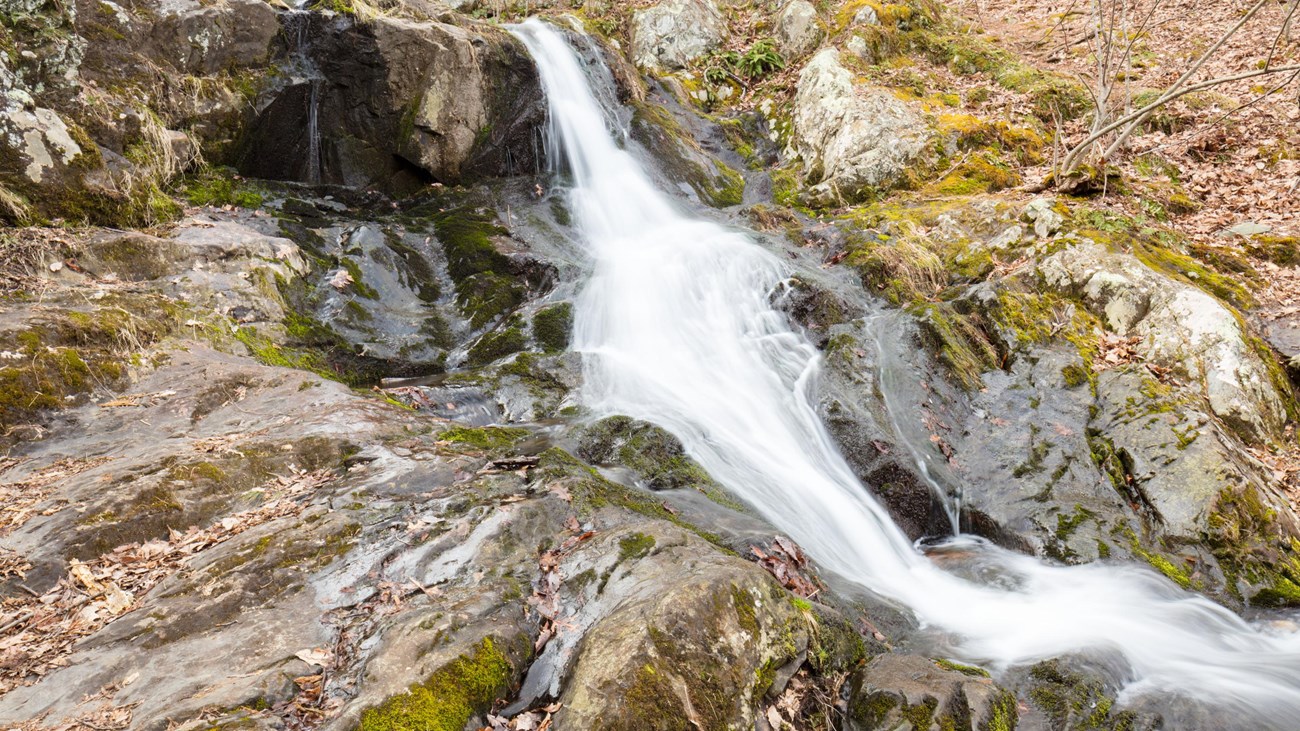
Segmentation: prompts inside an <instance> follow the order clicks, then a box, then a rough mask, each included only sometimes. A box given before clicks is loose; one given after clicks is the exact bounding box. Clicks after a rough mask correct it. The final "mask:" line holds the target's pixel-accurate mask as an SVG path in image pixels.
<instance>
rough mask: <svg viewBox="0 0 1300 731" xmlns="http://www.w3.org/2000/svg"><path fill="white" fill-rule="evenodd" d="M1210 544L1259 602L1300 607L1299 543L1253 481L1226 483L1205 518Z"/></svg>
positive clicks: (1232, 578) (1231, 581)
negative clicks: (1252, 484)
mask: <svg viewBox="0 0 1300 731" xmlns="http://www.w3.org/2000/svg"><path fill="white" fill-rule="evenodd" d="M1206 523H1207V530H1206V535H1205V539H1206V543H1207V544H1208V545H1209V546H1210V550H1211V551H1212V552H1213V553H1214V556H1215V558H1217V559H1218V560H1219V565H1220V567H1221V568H1222V569H1223V570H1224V573H1225V574H1227V577H1228V580H1229V586H1230V588H1232V589H1233V590H1234V591H1236V590H1237V587H1236V585H1235V583H1234V582H1236V581H1237V580H1241V581H1243V582H1245V583H1246V584H1247V585H1248V587H1247V588H1248V589H1250V590H1251V591H1253V593H1252V594H1251V595H1250V596H1248V597H1246V598H1247V599H1248V600H1249V601H1250V603H1252V604H1256V605H1259V606H1300V592H1298V591H1297V588H1300V541H1298V540H1296V539H1295V538H1284V537H1283V536H1285V535H1286V532H1285V531H1284V529H1282V528H1281V527H1280V526H1279V525H1278V524H1277V513H1276V511H1275V510H1273V509H1272V508H1271V507H1269V506H1268V505H1266V504H1265V502H1264V501H1263V499H1261V497H1260V495H1259V493H1258V492H1257V491H1256V489H1255V488H1254V487H1252V486H1250V485H1240V486H1235V487H1225V488H1224V489H1223V490H1222V491H1221V492H1220V493H1219V495H1218V498H1217V500H1216V501H1215V504H1214V508H1213V510H1212V512H1211V513H1210V516H1209V518H1208V519H1207V521H1206Z"/></svg>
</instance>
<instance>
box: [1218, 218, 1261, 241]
mask: <svg viewBox="0 0 1300 731" xmlns="http://www.w3.org/2000/svg"><path fill="white" fill-rule="evenodd" d="M1272 230H1273V227H1272V226H1270V225H1268V224H1266V223H1255V222H1254V221H1242V222H1241V223H1239V224H1237V225H1235V226H1229V227H1228V228H1226V229H1224V230H1223V233H1225V234H1228V235H1235V236H1244V237H1247V238H1249V237H1251V236H1258V235H1260V234H1266V233H1268V232H1269V231H1272Z"/></svg>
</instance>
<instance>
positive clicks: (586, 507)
mask: <svg viewBox="0 0 1300 731" xmlns="http://www.w3.org/2000/svg"><path fill="white" fill-rule="evenodd" d="M540 457H541V460H540V463H539V465H538V469H537V471H535V472H534V474H535V476H536V479H537V480H539V481H547V482H552V481H561V480H564V481H565V485H566V486H567V487H568V489H569V492H570V493H571V494H572V496H573V506H574V509H575V510H577V511H578V513H579V515H580V516H588V515H591V514H592V513H593V512H594V511H596V510H598V509H600V508H602V507H605V506H607V505H615V506H618V507H621V508H624V509H626V510H630V511H632V512H634V513H639V514H641V515H644V516H647V517H650V518H657V519H659V520H666V521H668V522H669V523H672V524H673V525H676V526H678V527H680V528H684V529H686V530H689V531H691V532H692V533H695V534H696V535H698V536H699V537H701V538H703V539H704V540H706V541H708V542H710V543H712V544H713V545H714V546H716V547H717V548H718V549H719V550H721V551H722V552H723V553H726V554H727V555H730V556H734V555H736V552H735V551H733V550H731V549H730V548H728V547H727V545H726V543H725V542H723V540H722V539H721V538H720V537H719V536H717V535H714V534H713V533H709V532H707V531H704V530H701V529H700V528H699V527H698V526H696V525H694V524H693V523H690V522H689V521H686V520H684V519H682V518H681V517H680V516H678V515H677V514H676V513H675V512H673V511H671V510H669V509H668V508H667V507H665V506H664V502H663V500H658V499H654V498H653V497H652V496H648V495H646V494H644V493H642V492H640V491H638V490H633V489H630V488H627V487H624V486H623V485H620V484H618V483H616V482H612V481H610V480H607V479H605V478H604V477H602V476H601V475H600V474H599V473H598V472H596V470H594V469H592V468H591V467H588V466H587V465H585V464H583V463H582V462H581V461H580V460H578V459H576V458H574V457H573V455H571V454H569V453H568V452H565V451H564V450H562V449H559V448H557V447H552V448H551V449H548V450H546V451H545V452H542V454H541V455H540Z"/></svg>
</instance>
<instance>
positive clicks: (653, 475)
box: [577, 416, 741, 509]
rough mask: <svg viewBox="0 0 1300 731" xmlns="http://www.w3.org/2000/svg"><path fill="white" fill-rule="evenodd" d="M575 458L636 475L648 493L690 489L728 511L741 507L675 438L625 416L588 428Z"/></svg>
mask: <svg viewBox="0 0 1300 731" xmlns="http://www.w3.org/2000/svg"><path fill="white" fill-rule="evenodd" d="M577 452H578V455H579V456H581V457H582V458H583V459H586V460H588V461H591V462H592V463H595V464H602V465H614V464H619V465H622V466H624V467H627V468H628V469H630V470H632V471H634V472H636V473H637V474H638V475H639V476H640V477H641V479H642V480H643V482H644V484H645V486H646V487H648V488H650V489H651V490H672V489H677V488H683V487H690V488H694V489H696V490H699V491H700V492H703V493H704V494H705V495H707V496H709V498H711V499H712V500H714V502H717V503H719V504H721V505H724V506H726V507H730V508H732V509H740V508H741V506H740V505H739V504H737V503H736V502H735V501H734V500H732V499H731V498H730V497H728V496H727V493H726V492H725V491H724V490H723V489H722V487H721V486H719V485H718V484H717V483H716V482H714V481H713V479H712V478H711V477H709V475H708V473H707V472H705V471H704V468H703V467H700V466H699V464H697V463H696V462H695V460H693V459H691V458H690V457H689V456H687V454H686V450H685V448H684V447H683V446H682V443H681V442H680V441H678V439H677V437H674V436H673V435H672V434H669V433H668V432H666V431H664V430H663V429H661V428H659V427H657V426H655V425H653V424H648V423H646V422H643V421H635V420H633V419H630V418H628V417H626V416H611V417H608V418H605V419H602V420H600V421H598V422H596V423H595V424H592V425H590V426H588V427H587V428H586V429H584V430H583V431H582V433H581V434H580V435H579V437H578V450H577Z"/></svg>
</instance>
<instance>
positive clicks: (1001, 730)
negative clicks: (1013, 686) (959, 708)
mask: <svg viewBox="0 0 1300 731" xmlns="http://www.w3.org/2000/svg"><path fill="white" fill-rule="evenodd" d="M990 708H991V712H990V713H989V718H988V720H987V721H985V722H984V723H983V724H981V725H980V728H979V731H1015V728H1016V723H1018V722H1019V720H1020V711H1019V709H1018V708H1017V704H1016V697H1015V696H1014V695H1012V694H1011V693H1010V692H1007V691H1003V692H1001V693H999V694H998V697H997V698H996V699H994V701H993V703H992V704H991V706H990Z"/></svg>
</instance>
